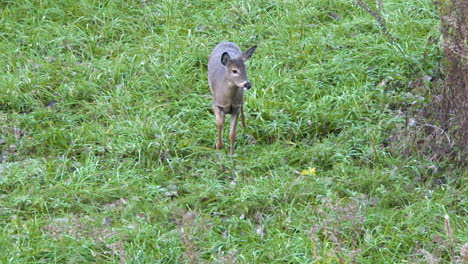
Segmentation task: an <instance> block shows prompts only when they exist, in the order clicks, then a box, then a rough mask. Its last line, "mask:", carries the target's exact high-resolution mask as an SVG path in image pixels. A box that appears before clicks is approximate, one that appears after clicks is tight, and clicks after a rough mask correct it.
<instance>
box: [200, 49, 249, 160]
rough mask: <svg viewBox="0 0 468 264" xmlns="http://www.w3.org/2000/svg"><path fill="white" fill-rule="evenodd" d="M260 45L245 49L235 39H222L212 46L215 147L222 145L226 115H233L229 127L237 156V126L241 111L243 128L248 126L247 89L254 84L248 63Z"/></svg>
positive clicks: (210, 67) (210, 76)
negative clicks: (246, 114)
mask: <svg viewBox="0 0 468 264" xmlns="http://www.w3.org/2000/svg"><path fill="white" fill-rule="evenodd" d="M256 48H257V45H255V46H253V47H251V48H249V49H247V50H246V51H244V52H242V51H241V49H240V48H239V47H238V46H237V45H236V44H234V43H232V42H221V43H219V44H218V45H216V47H215V48H214V49H213V51H212V52H211V54H210V56H209V59H208V83H209V85H210V90H211V94H212V95H213V112H214V115H215V118H216V126H217V128H218V140H217V143H216V149H217V150H220V149H222V148H223V140H222V136H223V126H224V121H225V118H226V114H230V115H231V124H230V129H229V143H230V150H229V154H230V155H234V144H235V141H236V127H237V121H238V118H239V114H240V115H241V121H242V127H244V128H245V127H246V126H245V115H244V90H249V89H250V88H252V85H251V83H250V81H249V79H247V70H246V67H245V62H246V61H247V60H248V59H250V58H251V57H252V55H253V54H254V52H255V49H256Z"/></svg>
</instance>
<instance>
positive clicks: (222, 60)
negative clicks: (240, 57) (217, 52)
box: [221, 52, 231, 66]
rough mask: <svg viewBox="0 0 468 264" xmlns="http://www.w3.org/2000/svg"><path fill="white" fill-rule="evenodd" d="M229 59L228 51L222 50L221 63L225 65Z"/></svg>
mask: <svg viewBox="0 0 468 264" xmlns="http://www.w3.org/2000/svg"><path fill="white" fill-rule="evenodd" d="M230 60H231V56H229V53H227V52H224V53H223V55H221V64H223V65H224V66H226V64H228V62H229V61H230Z"/></svg>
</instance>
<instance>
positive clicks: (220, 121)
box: [213, 105, 226, 149]
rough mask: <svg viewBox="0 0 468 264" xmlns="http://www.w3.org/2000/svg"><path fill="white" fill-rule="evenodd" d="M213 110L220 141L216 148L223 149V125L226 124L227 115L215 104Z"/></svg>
mask: <svg viewBox="0 0 468 264" xmlns="http://www.w3.org/2000/svg"><path fill="white" fill-rule="evenodd" d="M213 112H214V114H215V117H216V126H217V127H218V141H217V143H216V149H222V148H223V126H224V119H225V117H226V115H225V113H224V111H223V110H222V109H221V108H219V107H217V106H216V105H213Z"/></svg>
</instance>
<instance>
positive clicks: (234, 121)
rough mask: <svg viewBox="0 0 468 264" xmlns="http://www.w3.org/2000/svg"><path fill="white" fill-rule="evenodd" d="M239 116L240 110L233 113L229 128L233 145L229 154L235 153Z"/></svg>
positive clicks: (230, 141) (230, 140)
mask: <svg viewBox="0 0 468 264" xmlns="http://www.w3.org/2000/svg"><path fill="white" fill-rule="evenodd" d="M238 117H239V113H238V112H237V113H232V114H231V128H230V130H229V143H230V145H231V149H230V151H229V155H233V154H234V143H235V142H236V126H237V118H238Z"/></svg>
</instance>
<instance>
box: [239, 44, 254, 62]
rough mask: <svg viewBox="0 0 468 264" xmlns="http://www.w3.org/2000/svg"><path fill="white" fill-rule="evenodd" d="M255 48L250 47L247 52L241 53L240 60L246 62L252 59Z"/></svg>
mask: <svg viewBox="0 0 468 264" xmlns="http://www.w3.org/2000/svg"><path fill="white" fill-rule="evenodd" d="M256 48H257V45H255V46H253V47H251V48H250V49H248V50H246V51H244V52H242V54H241V58H242V60H243V61H246V60H248V59H250V57H252V55H253V54H254V52H255V49H256Z"/></svg>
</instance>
